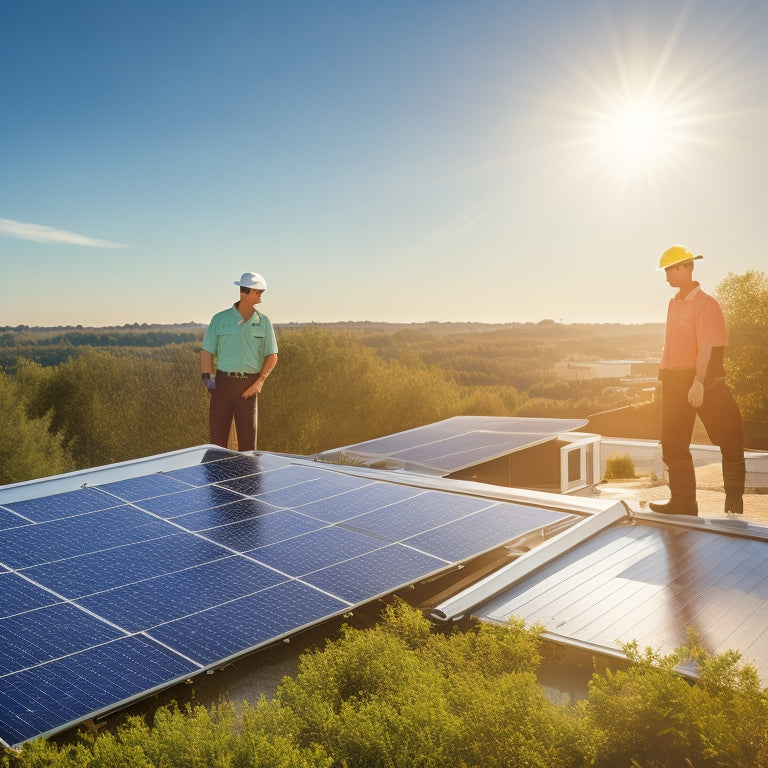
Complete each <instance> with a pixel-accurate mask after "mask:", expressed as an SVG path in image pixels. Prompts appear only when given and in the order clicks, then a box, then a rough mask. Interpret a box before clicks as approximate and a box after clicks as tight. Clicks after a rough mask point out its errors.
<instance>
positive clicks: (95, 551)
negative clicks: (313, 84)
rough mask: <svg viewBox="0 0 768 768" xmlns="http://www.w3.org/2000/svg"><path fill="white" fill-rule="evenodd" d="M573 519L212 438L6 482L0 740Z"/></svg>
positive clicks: (110, 703) (151, 687)
mask: <svg viewBox="0 0 768 768" xmlns="http://www.w3.org/2000/svg"><path fill="white" fill-rule="evenodd" d="M185 463H186V465H185ZM131 472H133V474H132V475H131ZM84 480H86V481H87V483H88V485H87V487H80V486H82V485H83V481H84ZM434 482H443V481H434ZM65 486H66V487H68V488H70V489H71V490H66V491H63V492H62V491H61V489H62V487H65ZM448 487H449V486H448V484H446V489H448ZM573 519H575V518H573V517H572V516H571V515H569V514H566V513H563V512H555V511H552V510H542V509H534V508H529V507H525V506H521V505H517V504H512V503H509V502H505V501H502V500H499V499H494V498H485V497H479V496H471V495H468V494H459V493H453V492H450V491H449V490H427V489H425V488H421V487H417V486H414V485H405V484H398V483H397V482H394V481H393V479H392V476H391V475H389V474H387V473H380V474H379V475H377V474H376V473H371V472H370V471H367V472H365V473H360V472H356V471H355V470H354V469H352V468H346V469H345V470H341V469H339V468H330V467H328V466H327V465H319V464H317V463H313V462H310V461H306V460H301V459H292V458H289V457H282V456H277V455H271V454H234V453H232V452H229V451H224V450H223V449H215V448H210V447H203V448H199V449H190V450H189V451H188V452H185V453H184V454H183V455H179V453H176V454H173V455H171V454H168V455H166V456H165V457H155V458H154V459H147V460H142V461H141V462H136V463H130V462H128V463H126V465H124V466H123V465H121V466H119V467H117V468H115V467H112V468H104V469H103V470H99V471H94V470H89V471H88V473H87V474H86V473H83V474H82V475H79V474H77V473H75V474H74V475H72V476H61V478H53V479H51V480H48V481H37V482H35V483H25V484H21V486H8V487H6V488H0V528H2V535H0V589H2V590H3V591H2V594H3V601H2V605H1V606H0V740H2V742H3V743H4V744H6V745H12V746H17V745H20V744H22V743H24V742H25V741H27V740H29V739H32V738H35V737H37V736H40V735H49V734H52V733H56V732H58V731H60V730H63V729H65V728H67V727H70V726H72V725H74V724H77V723H78V722H80V721H82V720H84V719H86V718H88V717H93V716H96V715H98V714H101V713H104V712H107V711H109V710H110V709H114V708H116V707H117V706H121V705H124V704H127V703H129V702H131V701H134V700H136V699H138V698H141V697H143V696H146V695H148V694H149V693H152V692H154V691H156V690H159V689H161V688H164V687H168V686H170V685H173V684H175V683H177V682H180V681H182V680H185V679H187V678H188V677H190V676H193V675H195V674H198V673H200V672H202V671H205V670H207V669H211V668H214V667H216V666H218V665H221V664H223V663H225V662H227V661H228V660H230V659H231V658H235V657H237V656H239V655H242V654H244V653H247V652H249V651H252V650H255V649H256V648H259V647H261V646H263V645H265V644H267V643H270V642H274V641H276V640H279V639H280V638H281V637H284V636H286V635H288V634H292V633H294V632H297V631H299V630H301V629H303V628H305V627H309V626H311V625H313V624H315V623H317V622H319V621H323V620H325V619H328V618H331V617H333V616H337V615H340V614H342V613H344V612H346V611H348V610H349V609H350V608H352V607H354V606H356V605H360V604H362V603H365V602H368V601H370V600H372V599H375V598H376V597H379V596H382V595H386V594H388V593H390V592H392V591H394V590H396V589H399V588H401V587H404V586H407V585H408V584H411V583H413V582H416V581H419V580H422V579H425V578H429V577H431V576H433V575H435V574H437V573H440V572H441V571H443V570H445V569H447V568H449V567H451V566H454V565H456V564H457V563H459V562H461V561H463V560H466V559H469V558H470V557H473V556H475V555H478V554H481V553H482V552H485V551H488V550H490V549H492V548H495V547H498V546H501V545H502V544H504V543H506V542H507V541H508V540H510V539H511V538H514V537H516V536H519V535H523V534H525V533H528V532H530V531H532V530H537V529H539V528H541V527H544V526H549V525H551V524H561V523H563V522H567V521H569V520H573Z"/></svg>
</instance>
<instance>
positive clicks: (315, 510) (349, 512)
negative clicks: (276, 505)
mask: <svg viewBox="0 0 768 768" xmlns="http://www.w3.org/2000/svg"><path fill="white" fill-rule="evenodd" d="M423 493H424V491H423V490H422V489H421V488H414V487H412V486H406V485H390V484H389V483H368V485H365V486H362V487H360V488H355V489H353V490H350V491H346V492H344V493H339V494H337V495H336V496H332V497H330V498H327V499H321V500H320V501H313V502H310V503H308V504H301V505H300V506H299V507H297V509H298V510H300V511H301V513H302V514H304V515H309V516H311V517H316V518H318V519H319V520H324V521H326V522H329V523H339V522H342V521H343V520H350V519H352V518H355V517H359V516H360V515H364V514H365V513H367V512H373V511H374V510H377V509H382V508H383V507H387V506H389V505H391V504H394V503H396V502H398V501H403V500H404V499H412V498H414V497H416V496H421V495H422V494H423Z"/></svg>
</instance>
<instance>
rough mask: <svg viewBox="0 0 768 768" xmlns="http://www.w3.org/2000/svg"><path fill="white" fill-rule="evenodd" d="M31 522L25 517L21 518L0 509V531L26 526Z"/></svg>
mask: <svg viewBox="0 0 768 768" xmlns="http://www.w3.org/2000/svg"><path fill="white" fill-rule="evenodd" d="M31 522H32V521H31V520H30V519H29V518H27V517H22V516H21V515H17V514H15V513H14V512H11V510H10V509H3V507H0V530H4V529H6V528H17V527H18V526H20V525H28V524H29V523H31Z"/></svg>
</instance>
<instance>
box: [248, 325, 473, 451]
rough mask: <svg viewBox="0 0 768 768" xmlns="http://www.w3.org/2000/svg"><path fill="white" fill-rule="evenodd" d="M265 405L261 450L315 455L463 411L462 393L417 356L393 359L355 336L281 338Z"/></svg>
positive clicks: (294, 334) (284, 334)
mask: <svg viewBox="0 0 768 768" xmlns="http://www.w3.org/2000/svg"><path fill="white" fill-rule="evenodd" d="M278 343H279V346H280V360H279V362H278V364H277V367H276V368H275V372H274V373H273V374H272V376H271V377H270V379H269V387H268V388H265V389H264V393H263V395H262V396H261V397H260V402H259V448H262V449H264V450H271V451H286V452H291V453H300V454H312V453H317V452H320V451H323V450H326V449H329V448H336V447H340V446H344V445H349V444H351V443H356V442H360V441H363V440H368V439H371V438H374V437H380V436H381V435H386V434H390V433H392V432H398V431H401V430H404V429H410V428H411V427H415V426H420V425H422V424H428V423H430V422H432V421H439V420H440V419H443V418H447V417H448V416H454V415H456V414H457V413H459V412H460V409H461V405H460V402H461V399H460V393H459V389H458V387H457V386H456V385H455V384H453V383H452V382H450V381H448V380H447V379H446V378H445V376H444V374H443V373H442V372H441V371H440V370H439V369H437V368H435V367H431V366H428V365H426V364H424V363H422V362H421V361H420V360H418V359H417V358H410V359H406V360H386V359H383V358H382V357H380V356H379V355H377V353H376V352H375V350H372V349H370V348H368V347H365V346H363V345H362V344H360V343H359V341H358V340H357V339H356V338H355V337H354V336H353V335H352V334H348V333H341V332H333V331H327V330H322V329H314V328H301V329H287V330H283V331H280V332H279V333H278Z"/></svg>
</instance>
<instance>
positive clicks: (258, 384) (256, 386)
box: [243, 376, 266, 400]
mask: <svg viewBox="0 0 768 768" xmlns="http://www.w3.org/2000/svg"><path fill="white" fill-rule="evenodd" d="M265 378H266V377H265ZM265 378H262V377H261V376H259V378H258V379H256V381H254V382H253V384H251V386H250V387H248V389H246V390H245V392H243V399H244V400H247V399H248V398H249V397H256V396H257V395H258V394H259V393H260V392H261V388H262V387H263V386H264V381H265Z"/></svg>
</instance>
